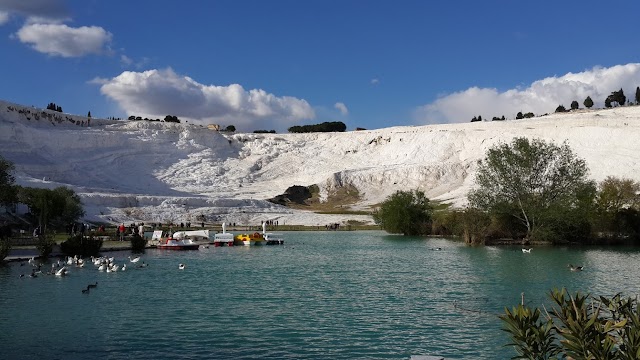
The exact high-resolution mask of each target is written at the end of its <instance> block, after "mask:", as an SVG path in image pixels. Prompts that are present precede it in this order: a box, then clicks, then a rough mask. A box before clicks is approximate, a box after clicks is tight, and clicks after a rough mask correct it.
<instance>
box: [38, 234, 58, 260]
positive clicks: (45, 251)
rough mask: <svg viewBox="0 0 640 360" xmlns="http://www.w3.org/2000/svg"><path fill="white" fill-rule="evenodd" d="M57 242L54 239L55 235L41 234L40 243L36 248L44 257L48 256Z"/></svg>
mask: <svg viewBox="0 0 640 360" xmlns="http://www.w3.org/2000/svg"><path fill="white" fill-rule="evenodd" d="M55 244H56V242H55V240H53V236H51V235H40V236H39V237H38V243H37V244H36V249H38V253H39V254H40V256H42V257H43V258H45V259H46V258H48V257H49V255H51V252H52V251H53V246H54V245H55Z"/></svg>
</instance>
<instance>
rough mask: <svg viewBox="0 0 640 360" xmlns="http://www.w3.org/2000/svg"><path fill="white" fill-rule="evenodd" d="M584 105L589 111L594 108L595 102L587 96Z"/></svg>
mask: <svg viewBox="0 0 640 360" xmlns="http://www.w3.org/2000/svg"><path fill="white" fill-rule="evenodd" d="M582 104H584V106H585V107H586V108H587V109H591V107H592V106H593V100H591V96H587V98H586V99H584V102H583V103H582Z"/></svg>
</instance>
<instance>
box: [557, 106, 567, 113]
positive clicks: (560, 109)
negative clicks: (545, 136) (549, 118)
mask: <svg viewBox="0 0 640 360" xmlns="http://www.w3.org/2000/svg"><path fill="white" fill-rule="evenodd" d="M566 111H567V109H566V108H565V107H564V105H558V107H557V108H556V112H557V113H562V112H566Z"/></svg>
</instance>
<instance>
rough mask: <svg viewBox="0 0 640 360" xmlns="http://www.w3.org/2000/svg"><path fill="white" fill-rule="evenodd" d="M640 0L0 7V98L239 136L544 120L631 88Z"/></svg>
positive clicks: (637, 68) (86, 0)
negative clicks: (525, 116)
mask: <svg viewBox="0 0 640 360" xmlns="http://www.w3.org/2000/svg"><path fill="white" fill-rule="evenodd" d="M638 13H640V1H637V0H621V1H618V2H616V3H611V4H609V3H603V2H602V1H595V0H579V1H578V0H566V1H550V0H539V1H535V2H533V1H524V0H487V1H477V0H451V1H419V0H416V1H413V0H404V1H375V0H369V1H364V0H341V1H338V0H324V1H315V0H308V1H299V0H287V1H285V0H272V1H261V0H254V1H248V0H219V1H204V0H182V1H168V0H136V1H130V0H129V1H125V0H110V1H100V0H0V79H1V81H0V84H1V85H0V99H3V100H6V101H10V102H15V103H19V104H23V105H33V106H37V107H46V105H47V104H49V103H50V102H54V103H56V104H57V105H59V106H61V107H62V108H63V110H64V112H68V113H73V114H86V113H88V112H89V111H90V112H91V114H92V116H93V117H120V118H126V117H128V116H130V115H136V116H142V117H149V118H164V116H165V115H176V116H178V117H179V118H180V119H182V120H183V121H188V122H191V123H198V124H219V125H222V126H226V125H234V126H235V127H236V128H237V129H238V130H241V131H253V130H272V129H273V130H277V131H278V132H286V129H287V128H289V127H290V126H293V125H305V124H316V123H320V122H325V121H342V122H344V123H345V124H347V128H348V129H350V130H352V129H355V128H357V127H361V128H367V129H377V128H384V127H390V126H398V125H424V124H437V123H455V122H468V121H470V119H471V118H472V117H474V116H477V115H481V116H482V117H483V118H484V119H490V118H492V117H493V116H498V117H501V116H502V115H504V116H505V117H506V118H507V119H509V118H514V117H515V115H516V113H517V112H518V111H522V112H533V113H535V114H537V115H540V114H544V113H551V112H553V111H554V110H555V108H556V107H557V106H558V105H564V106H565V107H567V108H568V107H569V106H570V103H571V101H573V100H576V101H578V102H579V103H580V105H581V107H582V102H583V101H584V99H585V98H586V97H587V96H590V97H591V98H592V99H593V101H594V102H595V106H596V107H602V106H603V103H604V99H605V98H606V96H607V95H608V94H610V93H611V92H612V91H615V90H618V89H621V88H622V89H623V90H624V92H625V94H626V95H627V98H633V97H634V95H635V90H636V87H637V86H640V46H638V41H637V37H638V34H640V22H638V21H637V14H638Z"/></svg>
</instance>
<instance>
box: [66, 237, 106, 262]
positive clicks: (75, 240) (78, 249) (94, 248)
mask: <svg viewBox="0 0 640 360" xmlns="http://www.w3.org/2000/svg"><path fill="white" fill-rule="evenodd" d="M100 248H102V240H101V239H96V238H94V237H93V235H89V238H88V239H85V237H84V236H83V235H82V234H77V235H74V236H70V237H69V238H68V239H67V240H66V241H64V242H63V243H62V244H60V250H62V252H63V253H65V254H67V255H69V256H74V255H78V256H81V257H86V256H98V254H99V253H100Z"/></svg>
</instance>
